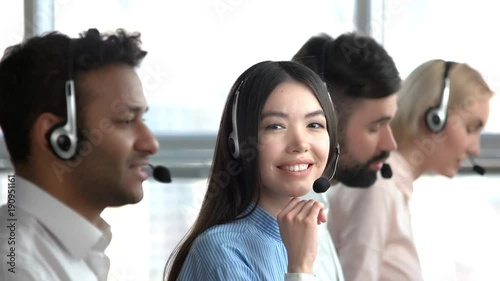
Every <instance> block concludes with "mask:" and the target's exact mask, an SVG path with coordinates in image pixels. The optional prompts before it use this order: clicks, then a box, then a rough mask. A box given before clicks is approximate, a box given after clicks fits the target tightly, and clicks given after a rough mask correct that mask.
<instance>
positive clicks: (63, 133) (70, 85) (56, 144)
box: [47, 41, 78, 160]
mask: <svg viewBox="0 0 500 281" xmlns="http://www.w3.org/2000/svg"><path fill="white" fill-rule="evenodd" d="M72 72H73V44H72V41H70V45H69V58H68V80H67V81H66V85H65V96H66V114H67V117H66V122H63V123H59V124H58V125H56V126H54V127H52V128H51V129H50V130H49V132H48V133H47V141H48V143H49V147H50V148H51V150H52V152H53V153H54V154H55V155H56V156H57V157H59V158H61V159H63V160H69V159H71V158H73V157H75V155H76V148H77V143H78V137H77V128H76V106H75V103H76V102H75V82H74V80H73V75H72Z"/></svg>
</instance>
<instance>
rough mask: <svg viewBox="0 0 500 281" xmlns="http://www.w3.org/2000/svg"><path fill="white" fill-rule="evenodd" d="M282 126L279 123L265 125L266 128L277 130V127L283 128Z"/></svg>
mask: <svg viewBox="0 0 500 281" xmlns="http://www.w3.org/2000/svg"><path fill="white" fill-rule="evenodd" d="M283 128H284V126H282V125H280V124H271V125H268V126H267V127H266V129H269V130H279V129H283Z"/></svg>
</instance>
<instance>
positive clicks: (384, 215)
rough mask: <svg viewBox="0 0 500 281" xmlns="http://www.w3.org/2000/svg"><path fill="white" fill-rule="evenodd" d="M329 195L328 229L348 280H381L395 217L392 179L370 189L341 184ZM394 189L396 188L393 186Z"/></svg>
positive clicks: (378, 183)
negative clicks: (391, 226)
mask: <svg viewBox="0 0 500 281" xmlns="http://www.w3.org/2000/svg"><path fill="white" fill-rule="evenodd" d="M336 188H337V189H336V190H335V191H334V192H333V194H332V195H331V196H329V197H330V198H329V201H330V212H329V218H328V228H329V231H330V234H331V235H332V238H333V240H334V243H335V246H336V247H337V254H338V256H339V260H340V263H341V266H342V270H343V274H344V278H345V280H349V281H377V280H379V276H380V266H381V264H382V262H383V260H382V258H383V256H382V251H383V249H384V247H385V244H386V241H387V240H388V235H389V229H390V224H391V222H392V221H393V219H392V216H393V215H394V214H393V213H394V212H393V207H392V201H393V200H392V196H394V194H393V192H392V190H395V186H393V185H392V182H391V181H390V180H384V179H379V180H377V182H376V183H375V185H373V186H371V187H370V188H368V189H360V188H350V187H344V186H338V187H336ZM391 188H392V189H391Z"/></svg>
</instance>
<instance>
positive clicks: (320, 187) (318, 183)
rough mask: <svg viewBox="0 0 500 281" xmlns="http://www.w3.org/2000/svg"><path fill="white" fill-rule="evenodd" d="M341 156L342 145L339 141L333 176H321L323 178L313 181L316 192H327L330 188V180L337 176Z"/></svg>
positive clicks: (336, 146) (336, 147)
mask: <svg viewBox="0 0 500 281" xmlns="http://www.w3.org/2000/svg"><path fill="white" fill-rule="evenodd" d="M339 156H340V145H339V144H338V143H337V144H336V145H335V160H334V164H333V173H332V176H331V177H330V178H329V179H326V178H324V177H321V178H319V179H317V180H315V181H314V183H313V190H314V192H316V193H323V192H326V191H327V190H328V189H329V188H330V181H331V180H332V179H333V177H334V176H335V172H336V171H337V164H338V162H339Z"/></svg>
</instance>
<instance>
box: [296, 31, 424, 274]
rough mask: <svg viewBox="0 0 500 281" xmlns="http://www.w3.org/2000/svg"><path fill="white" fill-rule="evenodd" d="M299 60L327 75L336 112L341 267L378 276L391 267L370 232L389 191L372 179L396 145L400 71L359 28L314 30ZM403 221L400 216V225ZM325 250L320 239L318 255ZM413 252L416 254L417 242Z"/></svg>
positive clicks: (333, 194) (331, 224)
mask: <svg viewBox="0 0 500 281" xmlns="http://www.w3.org/2000/svg"><path fill="white" fill-rule="evenodd" d="M293 60H294V61H297V62H300V63H302V64H304V65H306V66H308V67H310V68H311V69H313V70H314V71H316V72H317V73H318V74H319V75H320V76H321V77H322V78H323V80H324V81H325V83H326V84H327V86H328V89H329V91H330V95H331V98H332V100H333V103H334V105H335V107H336V110H337V113H338V120H339V124H338V128H339V134H338V136H339V143H340V150H341V153H340V160H339V165H338V168H337V172H336V173H335V176H334V180H333V181H331V183H333V184H335V185H334V186H333V187H332V188H331V189H330V191H329V192H328V193H327V197H328V202H327V205H329V208H328V230H329V232H330V234H331V237H332V238H333V241H334V243H335V247H336V250H337V253H338V257H339V259H340V263H341V265H342V270H343V274H344V276H345V279H346V280H350V281H353V280H354V281H355V280H362V281H370V280H378V272H379V271H380V270H385V269H384V268H382V267H383V265H382V264H381V263H380V252H381V251H382V250H383V249H379V248H377V247H378V245H380V241H379V238H380V236H379V235H377V234H373V233H371V229H373V228H372V225H373V223H377V222H376V221H375V222H373V221H374V220H373V217H372V216H370V214H372V213H373V211H376V208H378V207H379V206H380V204H383V200H384V198H383V197H382V195H381V194H383V193H380V190H378V189H377V187H371V188H368V187H370V186H372V185H373V184H374V183H375V181H376V180H377V174H378V171H379V170H381V169H382V167H383V164H384V162H385V160H386V159H387V158H388V157H389V153H390V151H392V150H395V149H396V143H395V140H394V138H393V135H392V131H391V128H390V122H391V120H392V118H393V117H394V115H395V113H396V110H397V96H396V92H397V91H398V90H399V89H400V87H401V78H400V76H399V72H398V70H397V68H396V66H395V64H394V61H393V60H392V58H391V57H390V56H389V55H388V53H387V52H386V51H385V50H384V48H383V47H382V46H381V45H379V44H378V43H377V42H376V41H375V40H374V39H372V38H370V37H366V36H362V35H358V34H355V33H345V34H342V35H340V36H339V37H338V38H336V39H333V38H332V37H330V36H328V35H326V34H321V35H318V36H314V37H312V38H310V39H309V40H308V41H307V42H306V43H305V44H304V45H303V46H302V48H301V49H300V50H299V51H298V52H297V54H296V55H295V56H294V57H293ZM325 175H326V176H328V177H329V176H330V175H331V172H330V173H329V171H325ZM386 177H387V175H386ZM339 182H340V183H339ZM337 183H338V184H337ZM317 196H319V195H316V197H315V198H316V199H317ZM321 196H322V195H321ZM311 197H313V196H312V195H311ZM380 201H381V202H380ZM325 209H326V208H325ZM395 213H396V212H395ZM398 223H401V222H400V221H398V218H394V224H395V225H396V227H397V225H398ZM324 251H325V250H324V249H322V247H321V245H320V248H319V252H320V254H319V255H318V257H319V256H321V253H322V252H324ZM409 252H410V254H416V252H415V253H414V249H410V250H409Z"/></svg>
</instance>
